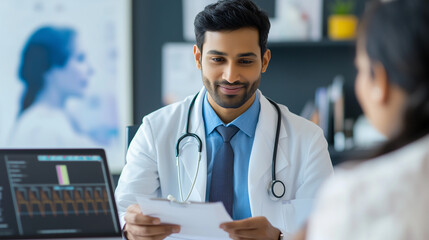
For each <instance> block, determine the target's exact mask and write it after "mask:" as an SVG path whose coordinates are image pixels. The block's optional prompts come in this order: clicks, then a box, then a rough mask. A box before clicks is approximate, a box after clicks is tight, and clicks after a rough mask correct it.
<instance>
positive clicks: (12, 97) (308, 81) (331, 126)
mask: <svg viewBox="0 0 429 240" xmlns="http://www.w3.org/2000/svg"><path fill="white" fill-rule="evenodd" d="M212 2H214V1H213V0H163V1H153V0H120V1H118V0H73V1H67V0H1V1H0V35H1V36H2V37H1V38H0V52H1V55H0V74H1V76H2V77H1V79H0V81H1V87H0V112H1V115H0V147H2V148H4V147H9V146H10V135H11V134H12V135H13V134H14V125H16V122H17V119H18V112H19V108H20V107H19V106H20V104H21V101H22V92H23V91H24V89H25V84H23V82H22V80H20V78H19V75H18V69H19V65H20V60H21V58H22V51H23V48H24V45H25V43H26V41H27V40H28V38H29V36H30V35H31V34H32V33H33V32H34V31H35V30H37V29H38V28H40V27H41V26H46V25H49V26H51V25H52V26H68V27H72V28H73V29H75V30H76V32H78V35H79V39H80V41H81V42H82V45H83V46H84V51H85V54H86V57H87V60H88V62H90V64H91V67H92V69H93V73H92V74H91V76H90V77H89V81H88V86H87V87H86V90H85V91H86V92H85V95H84V97H82V98H80V99H76V98H71V99H70V100H69V101H68V103H67V107H66V111H67V114H68V116H72V119H73V124H74V126H75V127H76V126H78V127H76V129H80V132H81V133H87V132H90V130H91V128H94V127H95V126H99V125H103V124H104V126H108V127H106V128H105V133H104V135H103V134H101V135H100V134H98V135H97V136H95V137H94V135H88V136H89V137H90V138H92V140H97V137H98V138H99V139H100V138H102V137H100V136H109V138H111V141H106V142H102V141H101V142H100V141H98V142H97V141H95V142H96V143H95V144H94V146H97V147H103V148H105V149H106V150H107V151H108V158H109V164H110V166H111V170H112V172H113V173H114V174H118V173H120V171H121V169H122V166H123V164H124V162H125V160H124V157H125V151H126V150H125V149H126V140H125V139H126V132H125V127H126V126H129V125H136V124H140V123H141V120H142V118H143V116H145V115H146V114H149V113H150V112H152V111H154V110H156V109H158V108H160V107H162V106H164V105H166V104H169V103H172V102H175V101H178V100H181V99H183V98H184V97H185V96H188V95H190V94H195V93H196V92H197V91H198V90H200V88H201V87H202V82H201V76H200V72H199V71H198V70H197V69H196V68H195V64H194V61H193V55H192V46H193V44H194V43H195V41H194V35H193V19H194V17H195V15H196V14H197V13H198V12H199V11H201V10H202V9H203V7H204V6H205V5H207V4H209V3H212ZM254 2H255V3H256V4H257V5H259V6H260V7H261V8H262V9H263V10H265V11H266V12H267V13H268V15H269V17H270V20H271V24H272V28H271V31H270V35H269V43H268V48H269V49H271V52H272V59H271V62H270V65H269V67H268V70H267V72H266V73H265V74H263V75H262V81H261V86H260V89H261V91H262V92H263V93H264V94H265V95H267V96H269V97H270V98H271V99H273V100H274V101H276V102H278V103H281V104H284V105H286V106H287V107H289V109H290V110H291V111H292V112H294V113H296V114H298V115H301V116H303V117H306V118H308V119H310V120H312V121H314V122H316V123H317V124H319V125H320V126H321V127H322V129H323V130H324V133H325V137H326V138H327V140H328V142H329V145H330V147H329V148H330V153H331V157H332V161H333V163H334V164H337V163H339V162H342V161H345V160H347V159H350V158H357V157H359V154H364V153H365V149H367V148H368V147H370V146H373V145H375V144H377V143H379V142H380V141H383V137H381V136H380V134H378V133H377V132H376V131H375V130H374V129H373V128H372V127H371V126H370V125H369V124H368V122H367V121H366V120H365V119H364V118H362V117H361V115H362V111H361V109H360V107H359V105H358V103H357V100H356V98H355V95H354V90H353V85H354V79H355V75H356V70H355V67H354V57H355V42H354V38H355V34H356V28H357V25H358V20H359V17H360V15H361V14H362V12H363V10H364V8H365V2H366V1H365V0H254ZM35 61H37V60H35ZM52 127H55V126H52ZM58 131H61V129H59V130H58ZM77 146H79V144H77ZM14 147H19V143H18V145H15V146H14ZM55 147H57V146H55ZM62 147H68V146H67V145H64V146H62ZM109 153H110V154H109Z"/></svg>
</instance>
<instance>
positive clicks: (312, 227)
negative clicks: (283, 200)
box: [307, 135, 429, 240]
mask: <svg viewBox="0 0 429 240" xmlns="http://www.w3.org/2000/svg"><path fill="white" fill-rule="evenodd" d="M428 185H429V135H428V136H426V137H423V138H421V139H420V140H418V141H416V142H414V143H411V144H409V145H407V146H405V147H403V148H401V149H398V150H396V151H394V152H391V153H389V154H386V155H384V156H381V157H378V158H376V159H373V160H370V161H366V162H363V163H361V164H359V165H358V166H356V167H355V168H349V169H346V168H344V167H343V168H342V169H336V171H335V175H334V176H333V177H331V178H330V179H329V180H328V181H327V182H326V183H325V184H324V186H323V187H322V189H321V191H320V194H319V199H318V202H317V203H316V205H315V209H314V213H313V214H312V216H311V218H310V220H309V224H308V230H307V239H310V240H325V239H326V240H336V239H341V240H343V239H347V240H354V239H368V240H370V239H377V240H379V239H389V240H409V239H412V240H420V239H421V240H423V239H425V240H427V239H429V186H428Z"/></svg>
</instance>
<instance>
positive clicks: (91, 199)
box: [15, 187, 109, 217]
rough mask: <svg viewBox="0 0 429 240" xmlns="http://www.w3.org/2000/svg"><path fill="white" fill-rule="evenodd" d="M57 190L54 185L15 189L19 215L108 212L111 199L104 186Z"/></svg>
mask: <svg viewBox="0 0 429 240" xmlns="http://www.w3.org/2000/svg"><path fill="white" fill-rule="evenodd" d="M72 188H73V190H55V189H54V188H53V187H27V188H24V187H20V188H17V189H16V190H15V195H16V202H17V206H18V211H19V215H21V216H30V217H33V216H34V215H41V216H42V217H45V216H47V215H52V216H57V215H64V216H68V215H70V214H74V215H76V216H79V214H85V215H87V216H88V215H90V214H95V215H98V214H105V215H107V214H108V210H109V206H108V204H109V199H108V197H107V192H106V189H105V188H103V187H72Z"/></svg>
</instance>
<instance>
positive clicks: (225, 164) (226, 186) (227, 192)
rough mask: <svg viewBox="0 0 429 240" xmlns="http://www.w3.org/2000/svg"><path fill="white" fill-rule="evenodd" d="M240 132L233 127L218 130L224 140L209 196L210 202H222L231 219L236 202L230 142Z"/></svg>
mask: <svg viewBox="0 0 429 240" xmlns="http://www.w3.org/2000/svg"><path fill="white" fill-rule="evenodd" d="M238 130H239V129H238V128H237V127H236V126H232V125H231V126H229V127H225V126H223V125H220V126H218V127H217V128H216V131H218V133H219V134H220V135H221V136H222V138H223V144H222V146H221V147H220V149H219V150H218V151H217V153H216V154H215V157H214V159H213V169H212V178H211V185H210V195H209V201H210V202H222V203H223V205H224V206H225V209H226V211H227V212H228V213H229V215H230V216H231V217H232V204H233V201H234V151H233V150H232V146H231V144H230V143H229V141H230V140H231V138H232V137H233V136H234V135H235V134H236V133H237V132H238Z"/></svg>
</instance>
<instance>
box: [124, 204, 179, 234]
mask: <svg viewBox="0 0 429 240" xmlns="http://www.w3.org/2000/svg"><path fill="white" fill-rule="evenodd" d="M125 222H126V223H125V227H124V235H125V237H126V239H130V240H134V239H139V240H140V239H164V238H166V237H168V236H169V235H170V234H172V233H178V232H179V231H180V226H179V225H173V224H162V223H161V221H160V219H159V218H155V217H151V216H147V215H144V214H143V213H142V212H141V210H140V207H139V205H138V204H134V205H131V206H129V207H128V208H127V212H126V213H125Z"/></svg>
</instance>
